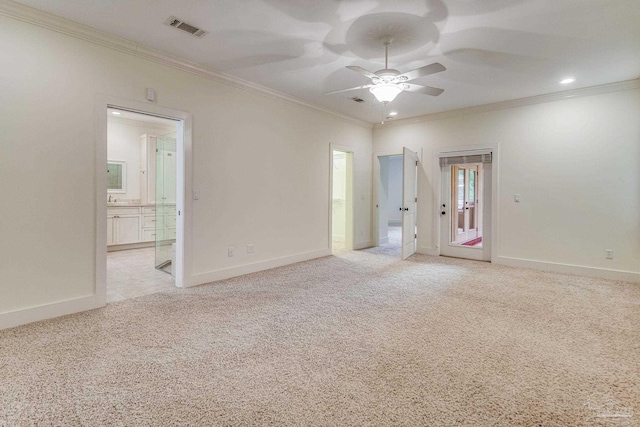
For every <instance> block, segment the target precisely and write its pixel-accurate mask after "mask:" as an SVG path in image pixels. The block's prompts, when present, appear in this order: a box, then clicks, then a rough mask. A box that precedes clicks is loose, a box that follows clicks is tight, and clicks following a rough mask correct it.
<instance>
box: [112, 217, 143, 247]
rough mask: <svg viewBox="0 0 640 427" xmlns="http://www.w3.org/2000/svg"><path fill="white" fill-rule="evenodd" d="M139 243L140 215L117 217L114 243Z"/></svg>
mask: <svg viewBox="0 0 640 427" xmlns="http://www.w3.org/2000/svg"><path fill="white" fill-rule="evenodd" d="M139 241H140V215H130V216H129V215H127V216H125V215H119V216H118V222H117V226H116V243H118V244H123V243H136V242H139Z"/></svg>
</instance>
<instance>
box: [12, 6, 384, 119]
mask: <svg viewBox="0 0 640 427" xmlns="http://www.w3.org/2000/svg"><path fill="white" fill-rule="evenodd" d="M0 15H2V16H6V17H9V18H13V19H16V20H18V21H22V22H26V23H28V24H32V25H37V26H39V27H42V28H46V29H48V30H51V31H55V32H57V33H61V34H65V35H68V36H71V37H75V38H78V39H80V40H84V41H87V42H90V43H94V44H97V45H100V46H104V47H107V48H110V49H114V50H117V51H119V52H123V53H126V54H129V55H133V56H136V57H139V58H143V59H147V60H149V61H153V62H156V63H158V64H163V65H167V66H169V67H173V68H176V69H179V70H182V71H185V72H187V73H191V74H195V75H197V76H200V77H204V78H206V79H209V80H213V81H216V82H218V83H223V84H225V85H228V86H232V87H234V88H236V89H241V90H244V91H247V92H251V93H255V94H258V95H261V96H265V97H267V98H272V99H278V100H280V101H283V102H286V103H289V104H294V105H299V106H303V107H306V108H309V109H312V110H315V111H317V112H321V113H324V114H328V115H331V116H333V117H336V118H339V119H341V120H343V121H346V122H348V123H351V124H355V125H357V126H361V127H364V128H366V129H372V128H373V124H372V123H369V122H366V121H364V120H360V119H356V118H354V117H349V116H345V115H342V114H339V113H336V112H335V111H331V110H329V109H327V108H324V107H321V106H319V105H315V104H311V103H309V102H306V101H303V100H301V99H298V98H294V97H292V96H289V95H286V94H284V93H281V92H278V91H275V90H273V89H269V88H266V87H264V86H261V85H258V84H256V83H252V82H249V81H247V80H243V79H240V78H237V77H233V76H230V75H228V74H222V73H217V72H214V71H211V70H208V69H206V68H203V66H202V65H200V64H197V63H194V62H191V61H188V60H186V59H183V58H179V57H177V56H174V55H171V54H168V53H165V52H162V51H159V50H156V49H153V48H150V47H146V46H143V45H140V44H138V43H135V42H132V41H130V40H127V39H123V38H120V37H116V36H113V35H110V34H107V33H104V32H102V31H99V30H96V29H95V28H91V27H88V26H86V25H82V24H79V23H77V22H73V21H70V20H68V19H64V18H61V17H58V16H55V15H52V14H49V13H46V12H43V11H40V10H37V9H34V8H31V7H28V6H24V5H22V4H18V3H14V2H10V1H5V0H0Z"/></svg>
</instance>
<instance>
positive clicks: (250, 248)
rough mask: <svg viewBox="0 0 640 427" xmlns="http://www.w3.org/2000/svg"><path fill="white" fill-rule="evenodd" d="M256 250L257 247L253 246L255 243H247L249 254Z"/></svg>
mask: <svg viewBox="0 0 640 427" xmlns="http://www.w3.org/2000/svg"><path fill="white" fill-rule="evenodd" d="M254 252H255V247H254V246H253V243H250V244H248V245H247V253H248V254H252V253H254Z"/></svg>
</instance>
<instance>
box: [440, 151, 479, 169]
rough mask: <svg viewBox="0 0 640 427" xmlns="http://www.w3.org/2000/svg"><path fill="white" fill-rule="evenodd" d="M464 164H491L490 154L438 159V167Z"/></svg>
mask: <svg viewBox="0 0 640 427" xmlns="http://www.w3.org/2000/svg"><path fill="white" fill-rule="evenodd" d="M466 163H491V153H487V154H470V155H468V156H451V157H440V166H449V165H463V164H466Z"/></svg>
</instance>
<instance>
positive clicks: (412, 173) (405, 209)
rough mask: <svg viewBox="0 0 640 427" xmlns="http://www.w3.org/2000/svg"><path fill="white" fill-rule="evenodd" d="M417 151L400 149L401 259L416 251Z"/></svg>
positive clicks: (405, 148)
mask: <svg viewBox="0 0 640 427" xmlns="http://www.w3.org/2000/svg"><path fill="white" fill-rule="evenodd" d="M417 187H418V153H415V152H413V151H411V150H409V149H408V148H407V147H404V148H403V150H402V259H407V258H409V257H410V256H411V255H413V254H414V253H415V252H416V220H417V216H416V214H417V209H416V208H417V205H418V203H417V198H416V195H417V194H418V192H417Z"/></svg>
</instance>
